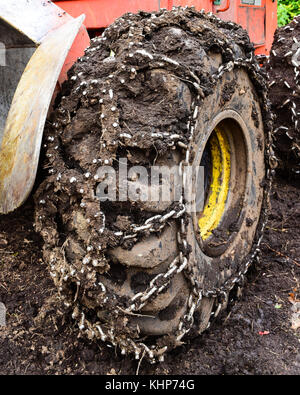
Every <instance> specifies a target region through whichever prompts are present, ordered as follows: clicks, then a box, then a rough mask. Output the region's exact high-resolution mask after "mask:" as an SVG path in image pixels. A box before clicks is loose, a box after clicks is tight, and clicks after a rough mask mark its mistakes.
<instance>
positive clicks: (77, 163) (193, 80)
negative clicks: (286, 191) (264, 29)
mask: <svg viewBox="0 0 300 395" xmlns="http://www.w3.org/2000/svg"><path fill="white" fill-rule="evenodd" d="M265 91H266V87H265V83H264V80H263V78H262V77H261V75H260V73H259V67H258V65H257V63H256V61H255V58H254V56H253V50H252V46H251V44H250V42H249V39H248V36H247V35H246V33H245V31H244V30H242V29H241V28H240V27H239V26H238V25H236V24H234V23H226V22H223V21H221V20H220V19H219V18H217V17H215V16H214V15H205V14H203V13H202V12H196V11H195V10H194V9H189V8H188V9H182V8H176V9H174V10H172V11H161V12H159V13H153V14H150V13H144V12H141V13H140V14H138V15H132V14H127V15H125V16H124V17H122V18H119V19H118V20H117V21H116V22H115V23H114V24H113V25H111V26H110V27H109V28H108V29H107V30H106V32H105V34H104V36H103V37H102V38H96V39H94V40H93V42H92V45H91V47H90V48H89V49H87V50H86V54H85V56H84V57H83V58H81V59H80V60H79V61H78V62H77V63H76V64H75V65H74V66H73V68H72V70H71V72H70V75H69V81H68V83H66V84H65V86H64V87H63V93H62V95H63V96H62V97H61V100H60V103H59V105H58V107H57V108H56V110H55V111H54V113H53V114H52V118H51V122H49V124H48V125H47V126H46V129H45V140H44V141H45V144H44V148H45V150H46V157H47V163H46V164H45V167H46V168H47V169H48V171H49V176H48V177H47V178H46V179H45V180H44V181H43V182H42V184H41V185H40V186H39V188H38V190H37V192H36V194H35V200H36V229H37V231H39V232H40V233H41V235H42V237H43V238H44V241H45V245H44V257H45V260H46V261H47V262H48V263H49V268H50V274H51V276H52V277H53V279H54V282H55V284H56V285H57V287H58V290H59V295H60V297H61V298H63V300H64V303H65V305H66V306H67V307H68V308H70V309H71V310H72V317H73V318H74V319H75V320H77V322H78V325H79V329H80V330H82V331H83V332H84V333H86V334H87V336H88V337H89V338H100V339H102V340H103V341H109V342H111V343H112V344H113V345H118V346H119V347H120V348H121V351H122V353H131V352H134V353H135V355H136V357H137V358H139V357H141V356H142V355H144V354H145V355H147V356H148V357H149V359H150V360H152V361H155V360H157V359H160V360H161V359H162V358H163V354H164V352H165V351H166V350H169V349H172V348H174V347H176V346H177V345H180V344H182V339H183V337H184V336H185V335H186V334H187V333H188V332H190V333H192V332H193V333H201V332H203V331H204V330H205V329H206V328H207V327H208V326H209V324H210V319H211V317H213V316H217V315H218V313H219V311H220V310H221V309H223V308H225V307H226V305H227V302H228V296H229V292H230V291H231V290H233V288H234V287H235V285H241V283H242V282H243V276H244V274H245V273H246V271H247V269H248V267H249V265H250V263H251V262H252V260H253V259H254V257H255V256H256V255H257V253H258V251H259V244H260V241H261V237H262V236H261V235H262V231H263V228H264V226H265V221H266V212H267V205H268V192H269V188H270V184H271V172H270V170H268V171H267V169H268V167H269V158H270V132H269V130H270V128H271V123H272V122H271V117H270V114H269V108H268V104H267V102H266V94H265ZM159 166H161V167H159ZM154 167H155V168H157V169H160V170H161V169H163V170H164V171H167V174H170V173H168V171H169V172H171V171H172V172H173V173H172V174H173V175H172V176H170V177H169V178H168V177H166V178H164V177H158V178H159V182H157V183H154V182H152V183H151V182H149V180H150V179H151V177H150V173H151V171H152V170H153V168H154ZM104 170H105V172H104ZM126 172H127V173H126ZM143 172H144V173H143ZM145 172H146V177H142V175H143V174H145ZM104 173H105V174H104ZM151 175H152V173H151ZM105 177H106V178H105ZM119 180H121V183H120V182H119ZM124 180H125V184H122V181H123V182H124ZM126 180H127V181H126ZM151 181H153V179H151ZM125 186H126V187H127V189H126V188H125ZM178 186H180V187H178ZM130 191H131V192H130ZM167 192H169V193H170V195H168V196H171V198H168V199H163V198H162V196H164V195H163V194H164V193H167ZM153 196H156V197H158V196H159V197H160V198H159V199H158V198H157V199H154V198H153ZM105 197H106V198H107V199H106V200H105ZM191 329H192V331H191Z"/></svg>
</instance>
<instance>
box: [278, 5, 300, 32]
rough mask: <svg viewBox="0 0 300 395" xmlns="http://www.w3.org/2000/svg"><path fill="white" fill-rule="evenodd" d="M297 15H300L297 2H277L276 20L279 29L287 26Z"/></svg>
mask: <svg viewBox="0 0 300 395" xmlns="http://www.w3.org/2000/svg"><path fill="white" fill-rule="evenodd" d="M297 15H300V1H299V0H278V7H277V20H278V26H279V27H280V26H285V25H287V24H288V23H290V22H291V20H292V19H293V18H294V17H295V16H297Z"/></svg>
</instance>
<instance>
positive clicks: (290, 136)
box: [267, 16, 300, 178]
mask: <svg viewBox="0 0 300 395" xmlns="http://www.w3.org/2000/svg"><path fill="white" fill-rule="evenodd" d="M267 72H268V75H269V85H270V95H269V97H270V100H271V102H272V109H273V112H274V113H275V114H276V119H275V128H274V143H275V152H276V155H277V157H278V158H279V170H280V171H281V172H283V173H287V174H289V175H290V176H292V177H296V178H299V177H300V90H299V86H300V16H298V17H295V18H294V20H293V21H292V22H291V23H290V24H288V25H286V26H284V27H281V28H278V29H277V30H276V32H275V35H274V42H273V45H272V49H271V53H270V59H269V61H268V63H267Z"/></svg>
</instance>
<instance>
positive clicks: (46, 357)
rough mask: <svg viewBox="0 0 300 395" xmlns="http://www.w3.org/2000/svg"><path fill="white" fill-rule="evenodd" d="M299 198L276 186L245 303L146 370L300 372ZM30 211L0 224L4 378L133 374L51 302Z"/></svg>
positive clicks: (298, 189)
mask: <svg viewBox="0 0 300 395" xmlns="http://www.w3.org/2000/svg"><path fill="white" fill-rule="evenodd" d="M299 202H300V185H299V184H298V185H296V184H295V185H288V184H287V183H286V182H285V181H284V180H281V179H278V180H276V182H275V184H274V187H273V191H272V194H271V203H272V213H271V216H270V221H269V224H268V227H267V230H266V233H265V237H264V239H263V242H262V255H261V259H260V262H259V263H256V264H255V265H254V266H253V267H252V268H251V270H250V272H249V274H248V275H247V283H246V285H245V288H244V291H243V294H242V296H241V298H240V300H239V301H238V302H237V303H236V304H235V305H234V306H233V307H232V308H231V310H230V312H224V314H223V316H222V317H220V318H218V320H217V321H215V322H214V323H213V324H212V325H211V327H210V329H209V330H208V331H206V332H205V333H203V334H202V335H201V336H199V337H197V338H196V339H194V340H191V341H188V342H187V344H185V345H183V346H181V347H179V348H177V349H176V350H174V351H173V352H171V353H170V354H167V355H166V359H165V362H163V363H161V364H156V365H151V364H149V363H148V362H146V361H145V360H143V361H142V363H141V364H140V367H139V374H143V375H144V374H155V375H157V374H195V375H210V374H218V375H219V374H247V375H251V374H263V375H267V374H280V375H288V374H300V345H299V341H300V328H299V327H298V329H296V326H297V322H298V325H299V321H297V320H296V314H295V305H296V304H295V300H296V299H297V298H299V294H300V280H299V279H300V276H299V275H300V261H299V255H300V229H299V225H298V224H299V220H300V203H299ZM33 215H34V214H33V203H32V200H29V201H28V202H27V203H26V205H25V206H24V207H22V208H21V209H19V210H18V211H17V212H15V213H14V214H10V215H8V216H3V217H1V221H0V262H1V270H0V302H2V303H4V304H5V306H6V308H7V317H6V318H7V326H6V327H5V328H3V327H2V328H1V329H0V349H1V353H0V374H101V375H105V374H125V375H126V374H128V375H134V374H135V373H136V371H137V368H138V362H137V361H136V360H134V358H130V357H122V356H121V355H120V354H119V353H116V351H115V350H114V348H112V347H107V345H105V344H103V343H102V342H101V341H98V342H91V341H89V340H87V339H86V338H80V337H78V336H79V335H78V334H79V331H78V328H77V326H76V325H75V322H74V321H73V320H72V319H71V318H70V316H68V315H66V316H64V315H63V308H62V307H59V306H58V305H56V304H52V305H51V304H49V303H48V302H49V298H51V297H54V298H55V295H56V294H57V291H56V288H55V287H54V285H53V281H52V279H51V278H50V276H49V273H48V270H47V267H46V265H45V263H44V262H43V260H42V256H41V249H42V243H41V239H40V238H39V236H38V235H37V234H36V233H35V232H34V230H33ZM293 306H294V307H293ZM293 310H294V312H293ZM46 311H47V312H48V314H47V315H46V316H45V314H44V313H45V312H46ZM293 328H294V329H293Z"/></svg>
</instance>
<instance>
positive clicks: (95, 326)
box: [48, 7, 277, 363]
mask: <svg viewBox="0 0 300 395" xmlns="http://www.w3.org/2000/svg"><path fill="white" fill-rule="evenodd" d="M181 10H182V8H180V7H178V8H175V7H174V9H173V11H172V12H174V13H175V14H176V13H180V12H181ZM165 12H167V11H163V12H162V15H164V13H165ZM200 13H201V14H204V10H201V11H200ZM207 17H208V18H209V20H211V21H213V22H217V23H218V24H221V25H222V26H224V25H226V26H228V25H229V26H235V24H234V23H232V22H229V23H228V22H227V23H225V22H224V21H222V20H221V19H219V18H218V17H216V16H215V15H213V14H212V13H209V14H207ZM121 19H122V18H121ZM114 25H115V23H114V24H113V25H111V27H109V28H108V29H113V26H114ZM149 29H151V25H150V26H149ZM105 39H106V38H105V33H104V35H103V36H102V37H101V38H96V39H94V41H96V42H101V41H103V40H105ZM222 44H223V45H224V44H225V45H226V49H227V52H229V56H230V57H231V59H230V60H229V61H228V62H227V63H225V64H223V65H221V66H220V67H219V70H218V73H216V74H214V75H211V77H212V80H213V81H214V83H215V84H216V83H217V81H218V80H220V79H221V78H222V76H223V75H224V73H226V72H228V71H232V70H233V69H234V68H244V69H246V70H247V71H248V73H249V74H250V78H251V80H252V82H253V83H254V85H256V86H257V87H258V88H259V90H260V91H261V93H262V110H263V113H264V114H265V115H266V116H264V117H263V119H264V126H265V130H266V131H267V134H266V151H265V162H266V167H267V172H266V185H265V189H264V195H265V196H264V206H263V207H262V214H261V217H260V221H259V224H258V227H257V231H256V235H258V236H259V238H258V239H257V240H256V242H255V243H254V245H253V247H252V250H251V253H250V257H249V258H248V259H247V260H246V261H245V262H244V263H243V265H242V268H240V270H239V271H238V273H236V274H235V275H233V276H232V277H230V278H228V279H227V280H226V281H225V283H224V284H223V286H222V287H220V288H215V289H210V290H205V289H203V287H202V285H201V282H200V281H199V274H198V267H197V266H196V265H192V264H191V262H190V261H189V248H188V247H189V246H188V242H187V240H186V233H187V223H188V221H189V218H188V215H187V213H186V207H185V203H184V199H183V195H182V196H181V200H180V202H179V204H178V206H177V207H176V208H172V209H171V210H170V211H168V212H166V213H164V214H163V215H155V216H153V217H151V218H149V219H148V220H146V221H145V223H144V224H143V225H136V224H132V225H131V229H132V233H128V234H126V233H123V232H116V233H115V235H116V236H118V237H120V245H122V243H123V242H124V241H126V240H128V239H133V240H136V239H137V237H138V236H143V235H145V236H147V235H148V234H149V232H150V233H151V232H158V231H161V230H162V229H163V228H164V227H165V225H166V224H167V223H168V221H169V220H170V219H175V220H176V221H177V222H178V225H179V229H180V230H179V232H178V234H177V243H178V245H179V246H180V247H181V248H180V253H179V255H178V256H177V257H176V258H175V259H174V260H173V261H172V262H171V264H170V265H169V266H168V269H167V271H166V273H160V274H158V275H157V276H156V277H154V278H153V279H152V280H151V281H150V283H149V286H148V287H147V288H146V290H145V291H143V292H139V293H137V294H135V295H134V296H133V297H132V298H131V300H130V301H129V303H128V307H127V308H126V309H122V310H120V309H118V307H117V308H116V310H115V312H114V313H115V314H116V316H119V315H120V314H121V313H122V314H123V315H125V316H126V315H127V314H129V315H131V314H134V313H136V312H138V311H139V310H141V309H142V308H143V307H144V306H145V305H146V304H147V303H149V302H150V301H151V300H153V299H154V298H156V297H157V296H158V295H159V294H160V293H161V292H162V291H163V290H165V289H166V288H167V287H168V286H169V284H170V282H171V280H172V278H173V277H174V276H175V275H176V274H178V273H180V272H183V273H184V275H185V277H186V278H187V279H188V281H189V282H190V284H191V291H190V295H189V298H188V311H187V313H186V314H185V315H184V316H183V317H182V318H181V319H180V321H179V324H178V328H177V330H176V331H175V333H174V334H173V341H172V342H171V346H170V336H168V339H169V340H168V341H166V343H167V344H166V345H163V346H162V345H161V343H162V341H160V344H159V345H158V344H154V345H151V346H148V345H146V344H145V343H143V342H139V341H134V340H133V339H132V338H130V337H129V336H124V335H121V336H120V335H118V333H117V331H116V330H115V327H114V326H113V325H112V326H111V327H110V328H107V326H106V325H102V324H100V322H96V323H91V322H90V321H89V320H88V319H87V318H86V316H85V314H84V312H83V311H82V309H81V306H80V305H79V303H78V302H77V301H75V302H74V301H73V303H72V302H71V303H70V301H67V298H66V296H65V295H64V294H60V296H61V298H62V299H63V300H65V305H66V307H71V305H73V306H72V308H73V314H72V318H73V319H75V320H76V321H77V322H78V327H79V329H80V330H81V331H82V332H85V333H86V334H87V336H88V337H89V338H100V339H101V340H102V341H104V342H110V343H111V344H112V346H119V347H120V349H121V354H123V355H124V354H131V353H134V354H135V357H136V359H140V358H142V357H144V356H146V357H147V358H148V359H149V360H150V362H151V363H155V362H157V361H163V360H164V354H165V352H166V351H167V350H169V349H170V348H172V347H174V346H176V345H178V344H181V339H182V338H183V337H184V336H185V335H186V334H187V333H188V332H189V331H190V330H191V328H192V326H193V322H194V319H193V315H194V312H195V310H196V309H197V307H198V306H199V303H200V301H201V300H202V298H203V297H207V298H214V299H215V302H214V307H213V311H212V313H211V319H210V320H209V322H208V326H209V325H210V323H211V320H212V319H213V318H215V317H217V315H218V314H219V311H220V310H221V307H222V304H223V303H224V302H225V301H227V300H228V296H229V293H230V291H231V290H232V289H233V288H234V286H235V285H242V284H243V282H244V275H245V274H246V273H247V270H248V268H249V266H250V264H251V263H252V261H253V260H254V259H255V258H256V259H258V254H259V252H260V243H261V239H262V233H263V230H264V227H265V225H266V220H267V211H268V195H269V192H270V188H271V184H272V177H273V175H274V168H275V167H276V163H277V159H276V157H275V155H274V153H273V150H272V135H271V131H272V120H273V118H274V116H273V114H271V112H270V105H269V102H268V99H267V94H266V92H267V86H266V83H265V81H264V79H263V77H262V75H261V74H260V68H259V66H258V63H257V62H256V60H255V57H254V55H253V53H252V56H251V58H250V59H239V58H235V57H234V55H233V51H232V50H231V44H230V42H229V41H227V42H223V43H222ZM96 49H97V47H96ZM93 50H95V48H90V49H88V50H87V51H86V53H85V55H84V56H85V57H87V54H88V53H89V51H93ZM140 54H142V55H144V56H147V57H149V54H147V53H144V52H143V51H140V53H139V55H140ZM227 56H228V53H227ZM149 59H150V60H149V65H148V67H149V69H151V68H152V67H153V68H155V67H157V62H158V63H159V65H160V67H165V68H168V69H171V70H172V71H176V74H177V75H184V76H185V80H186V78H189V79H188V80H186V81H187V82H189V83H191V84H192V85H193V86H194V88H195V90H196V91H197V97H196V99H195V100H194V101H193V102H192V108H191V116H190V120H189V122H188V130H189V138H188V140H189V141H186V140H181V139H180V136H178V135H170V134H168V133H161V134H155V136H152V137H155V138H159V139H168V140H169V141H170V140H171V141H170V147H172V149H174V148H176V147H177V148H178V149H179V150H182V151H184V152H185V157H184V159H183V160H182V161H181V163H180V169H182V171H181V173H182V174H181V176H182V179H183V185H185V179H186V173H185V165H187V164H188V163H189V162H190V147H189V145H188V144H189V142H190V141H191V140H192V138H193V133H194V130H195V128H196V123H197V113H198V109H199V106H200V105H201V102H202V100H203V99H204V98H205V94H204V93H203V90H202V88H201V86H200V81H199V79H198V77H197V76H195V75H194V74H193V73H192V72H188V71H187V70H186V69H184V68H183V67H182V66H181V65H180V64H179V63H177V62H175V61H174V60H172V59H169V58H167V57H165V56H163V57H161V56H160V57H159V56H155V55H151V57H149ZM187 74H188V76H187ZM110 77H111V76H110ZM75 78H77V76H76V77H75ZM75 78H73V79H74V80H75ZM92 83H93V82H92ZM94 83H95V81H94ZM85 85H86V84H85ZM111 104H112V103H109V105H111ZM268 114H269V115H270V116H268ZM53 126H54V127H55V128H58V125H57V124H54V125H53ZM121 137H124V138H131V137H129V135H127V136H126V135H125V136H121ZM54 140H55V139H54V138H53V137H52V136H50V138H48V142H49V141H50V143H52V142H53V143H54V144H55V141H54ZM104 163H106V164H107V162H105V160H104ZM49 173H50V174H52V173H53V169H50V170H49ZM58 177H59V176H58ZM57 179H58V178H57ZM101 215H102V216H103V223H104V224H105V215H104V213H103V212H101ZM104 227H105V225H104ZM88 260H89V258H88ZM55 263H56V262H55V258H54V259H53V260H52V261H51V262H50V274H51V275H52V277H56V276H57V269H56V266H55ZM86 263H89V262H86ZM74 274H75V273H74V269H73V272H72V269H70V273H69V275H68V274H67V275H66V273H65V271H64V270H63V271H62V273H61V279H62V280H61V281H60V283H61V282H62V281H67V280H68V276H74ZM77 285H78V287H80V283H79V282H77ZM95 285H96V284H95ZM98 286H99V287H100V288H101V292H102V296H103V297H102V300H103V305H104V306H105V304H106V303H107V301H108V300H109V299H115V298H116V295H113V294H111V293H108V292H107V289H106V287H105V285H104V284H103V283H101V282H98ZM60 291H62V288H59V292H60ZM75 299H76V297H75ZM208 326H207V327H208ZM163 339H164V338H162V340H163Z"/></svg>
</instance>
